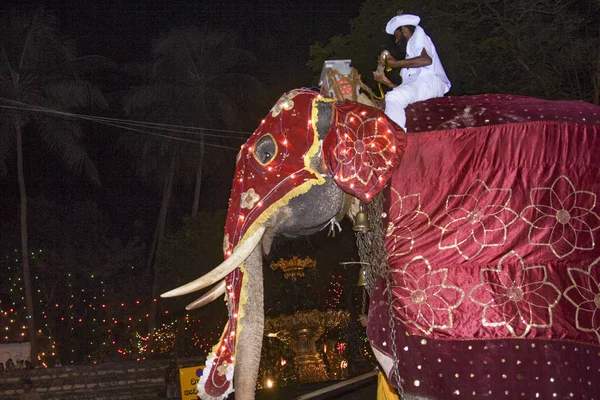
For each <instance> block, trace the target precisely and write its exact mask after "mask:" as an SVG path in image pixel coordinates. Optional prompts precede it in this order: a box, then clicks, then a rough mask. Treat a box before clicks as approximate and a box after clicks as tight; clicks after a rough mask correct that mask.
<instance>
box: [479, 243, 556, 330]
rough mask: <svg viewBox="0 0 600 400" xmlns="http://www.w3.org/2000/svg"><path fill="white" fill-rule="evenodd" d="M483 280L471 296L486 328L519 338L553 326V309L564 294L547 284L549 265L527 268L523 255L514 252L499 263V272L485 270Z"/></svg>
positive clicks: (497, 270)
mask: <svg viewBox="0 0 600 400" xmlns="http://www.w3.org/2000/svg"><path fill="white" fill-rule="evenodd" d="M479 280H480V282H481V283H480V284H479V285H477V286H475V287H474V288H473V289H471V292H470V293H469V297H470V299H471V301H473V302H474V303H475V304H477V305H479V306H481V307H483V313H482V317H481V324H482V325H483V326H486V327H505V328H506V329H508V331H509V332H510V334H511V335H512V336H516V337H524V336H525V335H527V333H529V331H530V330H531V328H549V327H551V326H552V309H553V308H554V307H555V306H556V305H557V304H558V301H559V300H560V297H561V293H560V291H559V290H558V288H557V287H556V286H554V285H553V284H552V283H548V282H547V272H546V267H545V266H543V265H535V266H531V267H525V264H524V263H523V259H522V258H521V256H520V255H519V254H517V253H516V252H514V251H511V252H510V253H508V254H506V255H504V256H503V257H502V258H501V259H500V261H498V268H497V269H490V268H484V269H482V270H481V271H480V273H479ZM534 314H535V315H534Z"/></svg>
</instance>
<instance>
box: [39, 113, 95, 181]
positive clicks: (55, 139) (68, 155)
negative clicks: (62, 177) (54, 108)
mask: <svg viewBox="0 0 600 400" xmlns="http://www.w3.org/2000/svg"><path fill="white" fill-rule="evenodd" d="M38 126H39V133H40V136H41V137H42V139H43V140H44V142H45V143H46V145H47V146H48V148H49V149H50V150H51V151H52V152H54V153H56V154H57V155H59V156H60V157H61V159H62V160H63V162H64V164H65V165H66V166H67V168H68V169H69V170H72V171H74V172H77V173H83V174H84V175H85V176H86V177H87V178H89V179H90V180H91V181H92V182H94V183H96V184H99V183H100V177H99V174H98V170H97V168H96V166H95V165H94V163H93V161H92V160H91V158H90V156H89V154H88V152H87V151H86V149H85V147H84V146H83V145H82V144H81V142H80V139H81V136H82V131H81V126H80V125H79V124H77V123H75V122H73V121H69V120H66V119H63V118H54V117H43V118H39V119H38Z"/></svg>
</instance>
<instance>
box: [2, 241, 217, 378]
mask: <svg viewBox="0 0 600 400" xmlns="http://www.w3.org/2000/svg"><path fill="white" fill-rule="evenodd" d="M42 254H43V251H42V250H38V251H34V252H31V255H30V260H31V261H30V262H31V265H32V266H35V265H36V262H37V260H38V259H39V258H40V257H41V256H42ZM0 270H1V271H2V276H3V278H5V279H3V280H2V281H1V282H0V295H2V294H8V296H6V295H4V296H0V335H1V336H0V344H2V343H15V342H26V341H29V334H28V325H27V318H28V316H27V310H26V305H25V288H24V285H23V278H22V273H21V270H22V267H21V259H20V257H19V251H18V250H14V254H11V255H4V256H3V257H2V263H1V264H0ZM31 270H32V271H36V270H37V268H31ZM74 275H75V274H71V273H68V274H67V275H66V280H65V281H61V282H59V283H58V284H57V286H60V294H61V295H60V296H55V297H53V298H50V299H49V296H48V294H47V293H46V291H47V288H45V287H44V285H42V284H41V281H40V276H39V275H36V274H34V275H33V276H32V277H33V279H32V280H33V288H34V312H35V325H36V329H37V330H38V340H37V341H38V343H39V348H40V351H39V353H38V358H39V361H40V365H42V366H45V367H47V366H52V365H57V364H59V363H60V362H61V361H62V363H73V362H74V361H73V360H59V359H58V357H57V346H58V347H60V348H61V349H62V352H61V354H63V358H64V354H68V353H71V354H74V355H75V354H76V353H81V352H87V353H88V354H86V355H85V358H86V362H90V363H97V362H102V361H104V360H106V359H107V358H112V359H128V360H131V359H143V358H145V357H146V356H147V355H148V354H147V353H148V334H147V324H148V318H149V317H150V314H149V313H148V309H149V308H150V307H149V306H148V304H147V301H143V300H141V299H135V300H129V301H118V302H115V301H114V300H111V299H110V298H109V296H108V295H107V287H106V284H105V282H104V281H103V280H102V279H100V278H99V277H97V276H95V275H93V274H90V275H89V276H87V277H85V278H86V279H85V284H82V283H81V277H80V276H79V277H76V276H74ZM76 278H79V284H78V283H77V282H76ZM57 298H60V301H57V300H56V299H57ZM154 301H157V299H154ZM160 314H161V316H162V318H161V319H162V320H165V319H166V320H167V322H164V323H160V324H158V325H157V328H155V331H154V333H153V339H154V340H153V344H154V346H153V352H155V353H165V354H169V353H171V352H172V351H173V345H174V342H175V335H176V331H177V323H176V319H175V318H174V317H172V316H171V315H170V312H169V310H168V309H162V310H161V311H160ZM184 318H185V323H184V324H183V328H184V330H185V331H188V332H187V333H188V337H189V338H190V340H191V342H192V344H191V345H192V346H196V348H199V349H201V351H203V352H204V353H208V351H209V350H210V348H211V347H212V345H213V344H214V343H215V342H216V340H217V339H218V337H219V334H220V330H221V327H219V326H217V327H215V328H214V329H212V330H211V331H210V332H205V331H202V330H200V331H198V329H197V328H198V327H199V326H202V321H200V320H199V319H194V318H190V316H189V315H185V316H184ZM58 324H60V329H61V333H62V335H61V339H65V337H64V336H65V331H66V332H67V334H68V335H69V336H71V337H70V338H69V340H58V343H57V340H55V338H54V336H55V335H56V334H54V335H53V331H56V330H57V329H58V328H57V326H58ZM211 325H214V324H211ZM192 327H194V328H195V329H194V331H196V332H194V333H192V330H191V328H192ZM82 332H85V333H86V334H87V336H86V337H89V338H90V340H89V341H88V342H86V343H82V340H81V336H82V335H81V333H82ZM65 346H69V348H65ZM90 349H93V350H90ZM73 358H75V357H73ZM79 358H81V357H79Z"/></svg>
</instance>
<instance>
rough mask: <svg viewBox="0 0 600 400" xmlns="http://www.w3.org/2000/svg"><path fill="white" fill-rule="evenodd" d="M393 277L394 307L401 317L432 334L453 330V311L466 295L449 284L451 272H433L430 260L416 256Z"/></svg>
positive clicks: (440, 270)
mask: <svg viewBox="0 0 600 400" xmlns="http://www.w3.org/2000/svg"><path fill="white" fill-rule="evenodd" d="M391 273H393V274H394V279H392V280H391V281H392V282H393V283H392V287H391V289H392V292H393V294H394V296H393V297H394V300H393V302H392V303H393V305H394V306H395V307H396V309H397V310H398V311H399V318H400V319H401V320H402V321H403V322H404V323H407V324H412V325H414V326H415V327H416V328H417V329H419V330H420V331H421V332H423V333H425V334H427V335H430V334H431V333H432V332H433V330H434V329H450V328H452V327H453V315H452V310H454V309H455V308H456V307H458V306H459V305H460V304H461V303H462V301H463V299H464V296H465V293H464V292H463V291H462V290H461V289H460V288H458V287H456V286H449V285H446V279H447V277H448V269H447V268H440V269H437V270H435V271H434V270H432V268H431V265H430V264H429V261H428V260H427V259H425V258H423V257H422V256H416V257H414V258H413V259H412V260H410V261H409V262H408V263H406V265H404V268H402V269H392V270H391Z"/></svg>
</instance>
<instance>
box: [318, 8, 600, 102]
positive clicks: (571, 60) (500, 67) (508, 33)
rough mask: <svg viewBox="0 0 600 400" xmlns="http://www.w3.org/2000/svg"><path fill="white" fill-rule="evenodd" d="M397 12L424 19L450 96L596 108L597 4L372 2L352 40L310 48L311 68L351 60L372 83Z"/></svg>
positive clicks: (599, 70) (599, 73)
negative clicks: (494, 95) (509, 97)
mask: <svg viewBox="0 0 600 400" xmlns="http://www.w3.org/2000/svg"><path fill="white" fill-rule="evenodd" d="M397 10H403V11H404V12H406V13H414V14H418V15H420V16H421V25H422V26H423V27H424V29H425V31H426V32H427V33H428V34H429V36H431V37H432V39H433V41H434V42H435V44H436V47H437V50H438V53H439V54H440V57H441V59H442V62H443V64H444V67H445V68H446V72H447V73H448V75H449V77H450V80H451V81H452V83H453V88H452V92H451V93H452V94H475V93H486V92H503V93H514V94H522V95H530V96H536V97H542V98H550V99H581V100H586V101H590V102H596V103H598V99H599V97H598V96H599V95H600V5H599V4H598V1H597V0H581V1H575V0H535V1H530V0H509V1H503V0H461V1H453V2H447V1H444V0H430V1H427V2H422V1H416V0H395V1H382V0H367V1H366V2H365V3H363V5H362V7H361V13H360V15H359V17H357V18H356V19H355V20H353V21H352V31H351V32H350V34H348V35H339V36H335V37H333V38H332V39H331V40H330V41H329V42H328V43H326V44H318V43H317V44H314V45H313V46H311V60H310V62H309V66H310V67H311V68H313V70H315V71H319V70H320V68H321V66H322V63H323V61H324V60H325V59H328V58H342V57H344V58H351V59H353V65H354V66H355V67H357V68H358V70H359V71H360V72H361V73H362V75H363V77H364V78H365V80H366V81H368V82H372V79H371V71H372V70H374V69H375V67H376V59H377V55H378V54H379V52H380V51H381V49H382V47H386V46H388V45H389V39H382V38H381V37H382V35H385V33H384V27H385V24H386V23H387V21H388V20H389V18H391V16H393V15H395V14H396V11H397ZM390 38H391V36H390ZM396 73H397V72H396Z"/></svg>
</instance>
